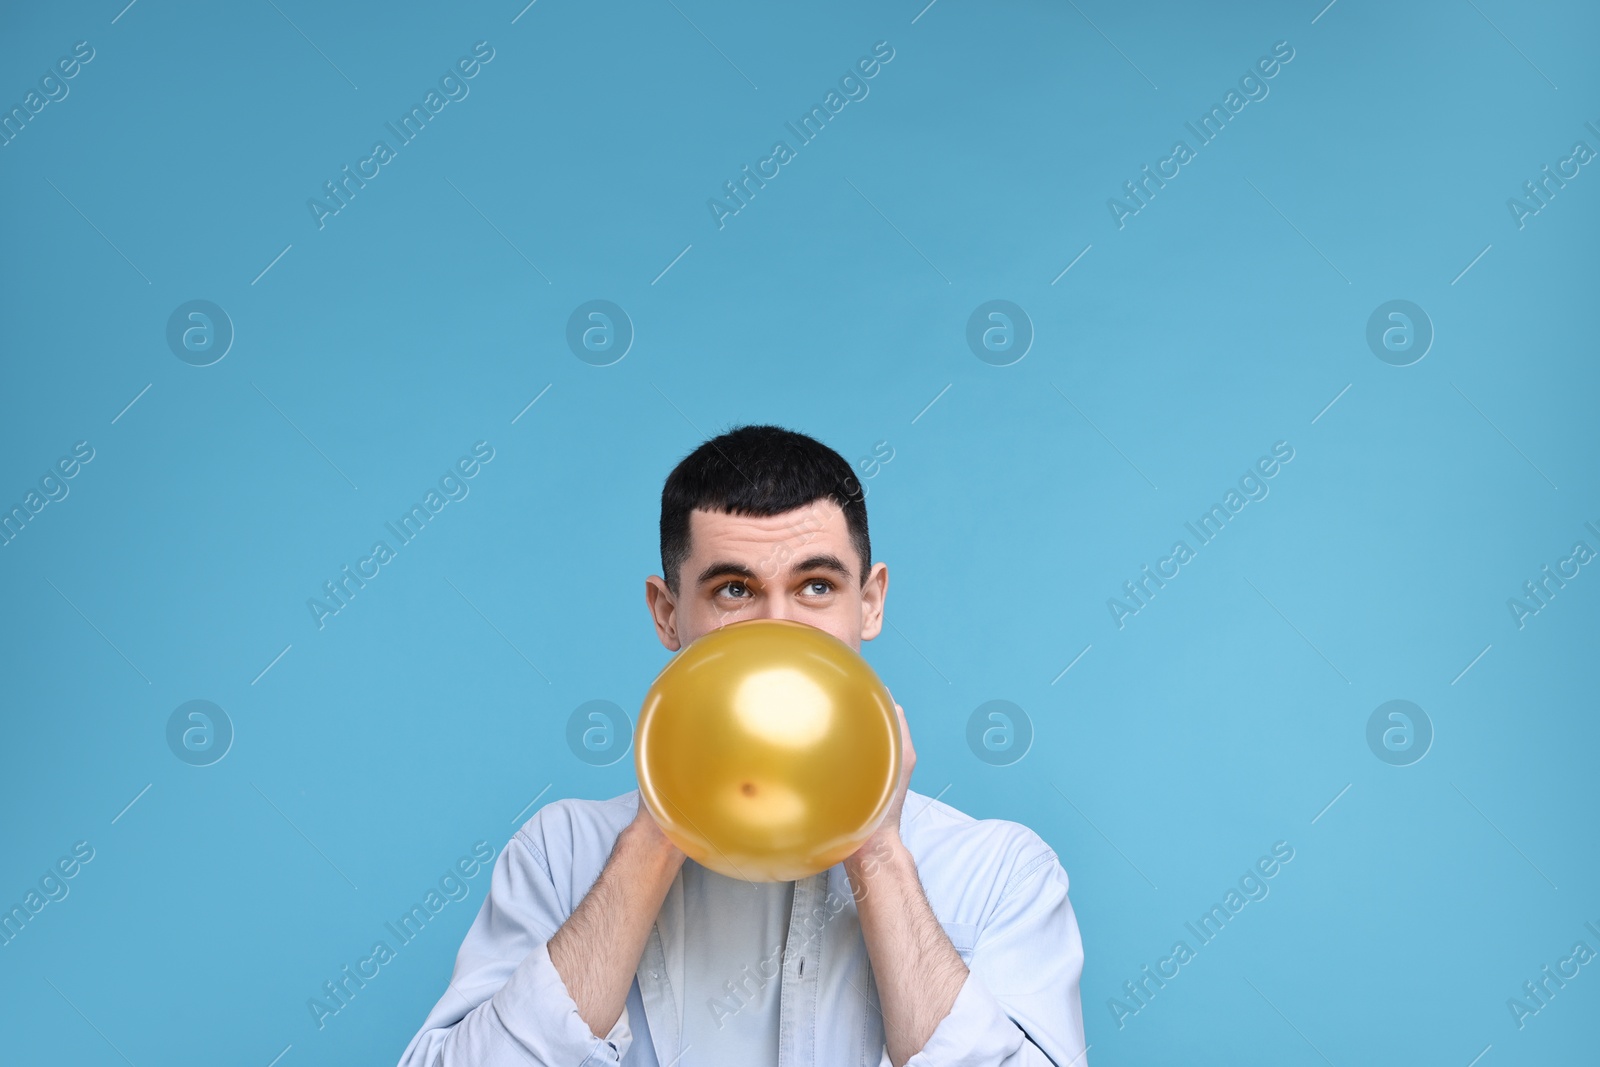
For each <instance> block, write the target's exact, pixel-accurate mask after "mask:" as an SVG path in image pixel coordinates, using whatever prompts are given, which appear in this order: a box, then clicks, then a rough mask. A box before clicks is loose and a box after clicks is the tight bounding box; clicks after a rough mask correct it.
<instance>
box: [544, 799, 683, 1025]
mask: <svg viewBox="0 0 1600 1067" xmlns="http://www.w3.org/2000/svg"><path fill="white" fill-rule="evenodd" d="M652 831H653V832H652ZM682 863H683V858H682V853H676V852H675V850H674V849H673V848H672V847H671V846H670V844H668V843H667V842H666V839H665V838H664V837H662V836H661V835H660V833H659V831H654V828H653V827H649V828H643V829H641V827H640V824H638V823H634V824H633V825H630V826H629V827H627V828H626V829H625V830H623V831H622V833H621V834H619V835H617V841H616V844H615V845H613V846H612V849H611V855H610V857H609V858H608V859H607V860H606V865H605V868H604V869H603V870H602V871H601V872H600V877H598V878H596V879H595V882H594V885H593V886H591V887H590V889H589V892H588V893H587V894H585V896H584V898H583V900H582V901H580V902H579V903H578V906H577V907H576V908H575V909H573V912H572V914H571V915H569V916H568V917H567V921H566V922H564V923H562V924H561V929H559V930H557V931H556V932H555V936H553V937H552V938H551V939H550V943H549V945H548V946H547V947H548V950H549V952H550V962H551V963H552V964H554V965H555V969H556V971H557V973H559V974H560V975H561V980H562V982H563V983H564V984H565V985H566V987H567V995H568V996H570V997H572V999H573V1002H574V1003H576V1004H577V1006H578V1014H579V1016H580V1017H582V1019H583V1021H584V1022H585V1023H587V1024H588V1025H589V1029H590V1030H591V1031H593V1033H594V1035H595V1036H596V1037H604V1036H605V1035H606V1034H607V1033H608V1032H609V1031H610V1030H611V1028H612V1027H613V1026H615V1025H616V1023H617V1019H619V1018H620V1017H621V1016H622V1012H623V1009H624V1008H625V1007H626V1006H627V1000H628V988H629V986H630V985H631V984H632V983H633V977H634V972H635V971H636V970H637V969H638V967H639V958H640V957H641V956H642V955H643V954H644V944H645V940H646V938H648V937H649V936H650V928H651V926H653V925H654V923H655V920H656V915H657V914H659V913H660V911H661V902H662V901H663V900H665V899H666V896H667V890H668V889H670V888H671V887H672V881H673V878H674V877H675V876H676V875H677V872H678V868H679V867H680V866H682Z"/></svg>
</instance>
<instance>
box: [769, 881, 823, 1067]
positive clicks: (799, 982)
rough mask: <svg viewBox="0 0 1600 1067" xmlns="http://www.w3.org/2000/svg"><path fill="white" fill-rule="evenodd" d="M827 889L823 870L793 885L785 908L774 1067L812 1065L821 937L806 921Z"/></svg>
mask: <svg viewBox="0 0 1600 1067" xmlns="http://www.w3.org/2000/svg"><path fill="white" fill-rule="evenodd" d="M827 886H828V873H827V872H826V871H823V872H822V873H820V874H814V875H812V876H811V877H810V878H803V879H801V880H799V881H797V882H795V884H794V904H793V906H792V907H791V908H790V909H789V933H788V937H787V939H786V940H785V942H784V953H783V971H782V975H783V978H782V986H781V988H780V991H779V1008H778V1067H814V1065H815V1064H816V1059H817V1000H818V995H819V989H820V982H821V978H822V942H823V936H822V931H818V930H816V926H815V923H814V922H812V921H809V920H810V919H811V913H812V912H813V911H814V910H816V909H817V908H818V907H819V906H820V905H821V904H822V903H823V899H824V896H825V894H826V891H827ZM825 910H826V909H824V911H825ZM813 934H815V935H816V936H812V935H813Z"/></svg>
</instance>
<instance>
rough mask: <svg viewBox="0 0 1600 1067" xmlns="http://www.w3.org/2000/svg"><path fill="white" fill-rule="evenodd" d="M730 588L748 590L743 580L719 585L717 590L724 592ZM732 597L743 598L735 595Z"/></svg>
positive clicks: (735, 598)
mask: <svg viewBox="0 0 1600 1067" xmlns="http://www.w3.org/2000/svg"><path fill="white" fill-rule="evenodd" d="M730 589H740V590H743V591H745V592H749V588H748V587H747V586H746V585H745V584H744V583H743V582H729V583H727V584H726V585H724V586H721V587H720V588H718V590H717V592H719V593H726V592H728V591H729V590H730ZM733 599H734V600H743V599H744V598H743V597H740V596H736V597H733Z"/></svg>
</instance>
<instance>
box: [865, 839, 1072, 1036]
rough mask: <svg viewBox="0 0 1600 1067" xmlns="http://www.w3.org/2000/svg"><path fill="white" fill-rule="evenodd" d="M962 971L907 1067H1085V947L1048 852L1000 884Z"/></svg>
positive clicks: (1062, 877)
mask: <svg viewBox="0 0 1600 1067" xmlns="http://www.w3.org/2000/svg"><path fill="white" fill-rule="evenodd" d="M967 967H968V973H967V979H966V981H965V982H963V983H962V985H961V990H960V992H959V993H957V994H956V1000H955V1003H954V1004H953V1005H951V1008H950V1011H949V1013H948V1014H947V1015H946V1016H945V1017H944V1018H943V1019H941V1020H940V1021H939V1025H938V1026H937V1027H935V1028H934V1031H933V1034H932V1036H931V1037H929V1038H928V1042H927V1044H925V1045H924V1046H923V1047H922V1050H921V1051H919V1052H918V1053H917V1054H916V1055H915V1056H912V1057H911V1059H910V1060H909V1061H907V1063H906V1067H1087V1060H1086V1059H1085V1055H1086V1053H1087V1051H1088V1050H1087V1049H1086V1048H1085V1047H1084V1039H1083V1005H1082V1001H1081V999H1080V996H1079V990H1078V983H1079V979H1080V978H1081V977H1082V975H1083V942H1082V941H1081V939H1080V938H1079V935H1078V920H1077V917H1076V916H1075V915H1074V914H1073V911H1072V904H1071V902H1070V901H1068V899H1067V872H1066V871H1065V870H1063V869H1062V867H1061V864H1060V862H1059V861H1058V860H1057V859H1056V856H1055V853H1053V852H1049V851H1047V852H1046V853H1045V854H1044V855H1042V856H1037V857H1035V858H1033V859H1032V860H1029V861H1027V862H1026V863H1025V864H1023V866H1021V867H1020V868H1019V869H1018V871H1017V873H1016V874H1014V875H1013V876H1012V877H1011V879H1010V880H1009V881H1008V882H1007V884H1006V887H1005V889H1004V890H1003V891H1002V893H1001V897H1000V901H999V903H998V904H997V905H996V907H995V911H994V914H993V915H992V916H991V917H990V919H989V921H988V922H986V923H985V924H984V925H983V927H982V929H980V930H979V932H978V938H977V943H976V944H975V945H974V947H973V952H972V959H971V960H970V961H969V962H968V965H967ZM888 1062H889V1060H888V1056H887V1052H886V1053H885V1056H884V1059H883V1063H884V1064H885V1065H887V1064H888Z"/></svg>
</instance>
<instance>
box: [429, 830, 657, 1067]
mask: <svg viewBox="0 0 1600 1067" xmlns="http://www.w3.org/2000/svg"><path fill="white" fill-rule="evenodd" d="M565 919H566V912H565V910H564V909H563V908H562V907H561V906H560V902H559V900H558V897H557V893H556V890H555V886H554V884H553V882H552V880H551V876H550V872H549V868H548V863H547V861H546V860H545V857H544V854H543V853H542V852H541V851H540V850H539V848H538V846H537V845H536V844H535V842H534V841H533V840H531V839H530V838H529V837H528V836H527V831H526V829H524V830H520V831H518V832H517V834H516V835H515V836H514V837H512V839H511V843H510V844H509V845H508V846H507V847H506V849H505V850H504V851H503V852H501V854H500V857H499V859H497V860H496V861H495V868H494V875H493V878H492V879H491V882H490V886H489V895H488V897H486V898H485V899H484V902H483V906H482V908H480V909H479V911H478V916H477V918H476V919H474V920H473V923H472V927H471V929H469V930H468V931H467V936H466V938H465V939H464V940H463V941H462V942H461V949H460V951H459V952H458V953H457V954H456V965H455V971H454V973H453V974H452V975H451V978H450V984H449V986H448V987H447V988H446V990H445V993H444V995H443V996H442V997H441V998H440V999H439V1002H438V1003H437V1004H435V1005H434V1007H433V1010H432V1011H430V1012H429V1013H428V1017H427V1019H426V1020H425V1021H424V1023H423V1025H422V1029H421V1030H420V1031H418V1033H417V1035H416V1036H415V1037H413V1038H412V1039H411V1043H410V1045H408V1046H407V1047H406V1050H405V1053H404V1054H403V1055H402V1056H401V1057H400V1064H399V1067H467V1065H469V1064H470V1065H472V1067H501V1065H506V1067H510V1065H516V1067H530V1065H538V1067H545V1065H548V1067H558V1065H559V1067H569V1065H573V1064H576V1065H578V1067H601V1065H606V1067H615V1065H616V1064H619V1063H620V1062H621V1060H622V1057H623V1056H624V1055H626V1054H627V1051H628V1048H629V1046H630V1045H631V1044H632V1042H633V1034H632V1031H631V1030H630V1028H629V1026H628V1012H627V1010H626V1009H624V1010H623V1012H622V1014H621V1015H620V1016H619V1017H618V1019H617V1022H616V1025H614V1026H612V1028H611V1030H610V1031H609V1032H608V1033H607V1034H606V1036H605V1037H595V1035H594V1034H593V1033H592V1032H591V1031H590V1029H589V1025H588V1024H587V1023H585V1022H584V1021H583V1018H582V1017H581V1016H580V1015H579V1014H578V1006H577V1004H576V1003H575V1002H574V1001H573V999H572V997H571V996H570V995H569V994H568V992H567V987H566V984H565V983H564V982H563V981H562V979H561V975H560V973H559V972H558V971H557V970H556V969H555V965H554V964H553V963H551V961H550V952H549V949H548V942H549V940H550V938H551V936H553V935H554V933H555V931H556V930H557V929H559V928H560V926H561V924H562V922H564V921H565Z"/></svg>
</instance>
